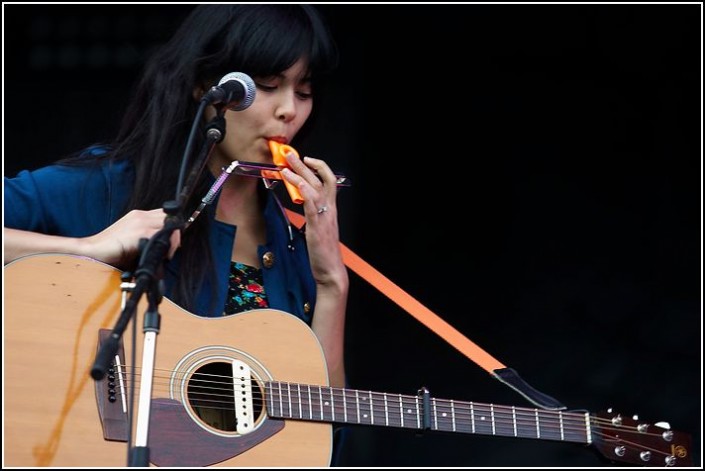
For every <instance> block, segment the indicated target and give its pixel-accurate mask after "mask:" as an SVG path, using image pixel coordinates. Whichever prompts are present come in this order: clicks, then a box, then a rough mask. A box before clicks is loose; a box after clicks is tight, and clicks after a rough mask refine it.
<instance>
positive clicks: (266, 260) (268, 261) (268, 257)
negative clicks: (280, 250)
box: [262, 252, 274, 268]
mask: <svg viewBox="0 0 705 471" xmlns="http://www.w3.org/2000/svg"><path fill="white" fill-rule="evenodd" d="M262 264H263V265H264V267H265V268H272V266H274V254H273V253H272V252H267V253H265V254H264V255H262Z"/></svg>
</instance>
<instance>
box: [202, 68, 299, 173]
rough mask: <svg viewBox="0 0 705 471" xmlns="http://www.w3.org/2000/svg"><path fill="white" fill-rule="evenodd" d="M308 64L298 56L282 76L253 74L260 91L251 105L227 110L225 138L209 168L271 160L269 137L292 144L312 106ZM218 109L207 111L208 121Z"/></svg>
mask: <svg viewBox="0 0 705 471" xmlns="http://www.w3.org/2000/svg"><path fill="white" fill-rule="evenodd" d="M307 70H308V63H307V62H306V61H305V60H304V59H299V60H298V61H297V62H296V63H295V64H294V65H292V66H291V67H290V68H288V69H287V70H285V71H284V72H282V73H281V74H279V75H276V76H272V77H252V79H253V80H254V82H255V84H256V86H257V92H256V94H255V99H254V101H253V103H252V105H250V106H249V107H248V108H246V109H244V110H242V111H231V110H228V111H226V112H225V121H226V131H225V138H224V139H223V141H222V142H221V143H220V144H218V145H217V146H216V147H215V149H214V151H213V156H212V157H211V159H210V161H209V167H210V169H211V171H212V172H213V173H214V174H215V175H219V174H220V172H221V170H222V168H223V167H227V166H228V165H229V164H230V163H231V162H232V161H234V160H240V161H245V162H256V163H269V164H271V163H272V154H271V152H270V150H269V144H268V141H269V140H274V141H277V142H281V143H285V144H286V143H289V142H291V140H292V139H293V138H294V136H295V135H296V133H298V132H299V130H300V129H301V127H302V126H303V125H304V123H305V122H306V120H307V119H308V117H309V116H310V115H311V110H312V109H313V97H312V95H311V83H310V80H309V78H308V76H307ZM214 116H215V110H214V109H213V108H212V107H209V108H208V109H207V110H206V117H207V119H208V120H210V119H211V118H213V117H214Z"/></svg>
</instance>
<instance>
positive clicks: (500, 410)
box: [265, 381, 591, 444]
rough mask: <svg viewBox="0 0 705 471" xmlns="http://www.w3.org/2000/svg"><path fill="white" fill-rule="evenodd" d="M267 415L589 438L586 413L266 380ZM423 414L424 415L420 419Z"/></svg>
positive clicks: (551, 437)
mask: <svg viewBox="0 0 705 471" xmlns="http://www.w3.org/2000/svg"><path fill="white" fill-rule="evenodd" d="M265 389H266V391H265V396H266V403H267V413H268V414H269V415H270V416H271V417H277V418H284V419H296V420H308V421H316V422H329V423H332V422H335V423H345V424H360V425H377V426H382V427H400V428H409V429H417V430H422V429H424V428H426V427H425V426H426V425H428V428H429V429H430V430H435V431H441V432H458V433H472V434H480V435H497V436H506V437H519V438H536V439H543V440H558V441H566V442H577V443H588V444H589V443H591V438H590V437H591V430H590V416H589V414H588V413H575V412H563V411H548V410H543V409H530V408H522V407H514V406H511V407H508V406H497V405H494V404H482V403H477V402H464V401H454V400H448V399H436V398H430V400H429V401H428V402H427V404H428V408H429V410H428V411H425V410H424V401H423V397H422V396H410V395H402V394H388V393H380V392H373V391H362V390H356V389H342V388H332V387H328V386H312V385H307V384H296V383H287V382H281V381H271V382H267V383H265ZM424 418H427V420H424Z"/></svg>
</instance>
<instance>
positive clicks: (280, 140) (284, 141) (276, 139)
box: [266, 136, 289, 144]
mask: <svg viewBox="0 0 705 471" xmlns="http://www.w3.org/2000/svg"><path fill="white" fill-rule="evenodd" d="M266 139H267V140H268V141H274V142H278V143H279V144H288V143H289V139H287V138H286V137H284V136H270V137H267V138H266Z"/></svg>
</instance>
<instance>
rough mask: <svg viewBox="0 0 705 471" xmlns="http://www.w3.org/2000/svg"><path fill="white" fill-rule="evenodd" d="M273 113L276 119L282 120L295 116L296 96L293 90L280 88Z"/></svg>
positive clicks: (285, 120) (288, 119) (287, 120)
mask: <svg viewBox="0 0 705 471" xmlns="http://www.w3.org/2000/svg"><path fill="white" fill-rule="evenodd" d="M275 113H276V116H277V119H279V120H282V121H284V122H289V121H291V120H293V119H294V118H295V117H296V96H295V94H294V91H293V90H292V91H288V90H287V91H284V90H282V93H281V94H280V96H279V102H278V103H277V108H276V111H275Z"/></svg>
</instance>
